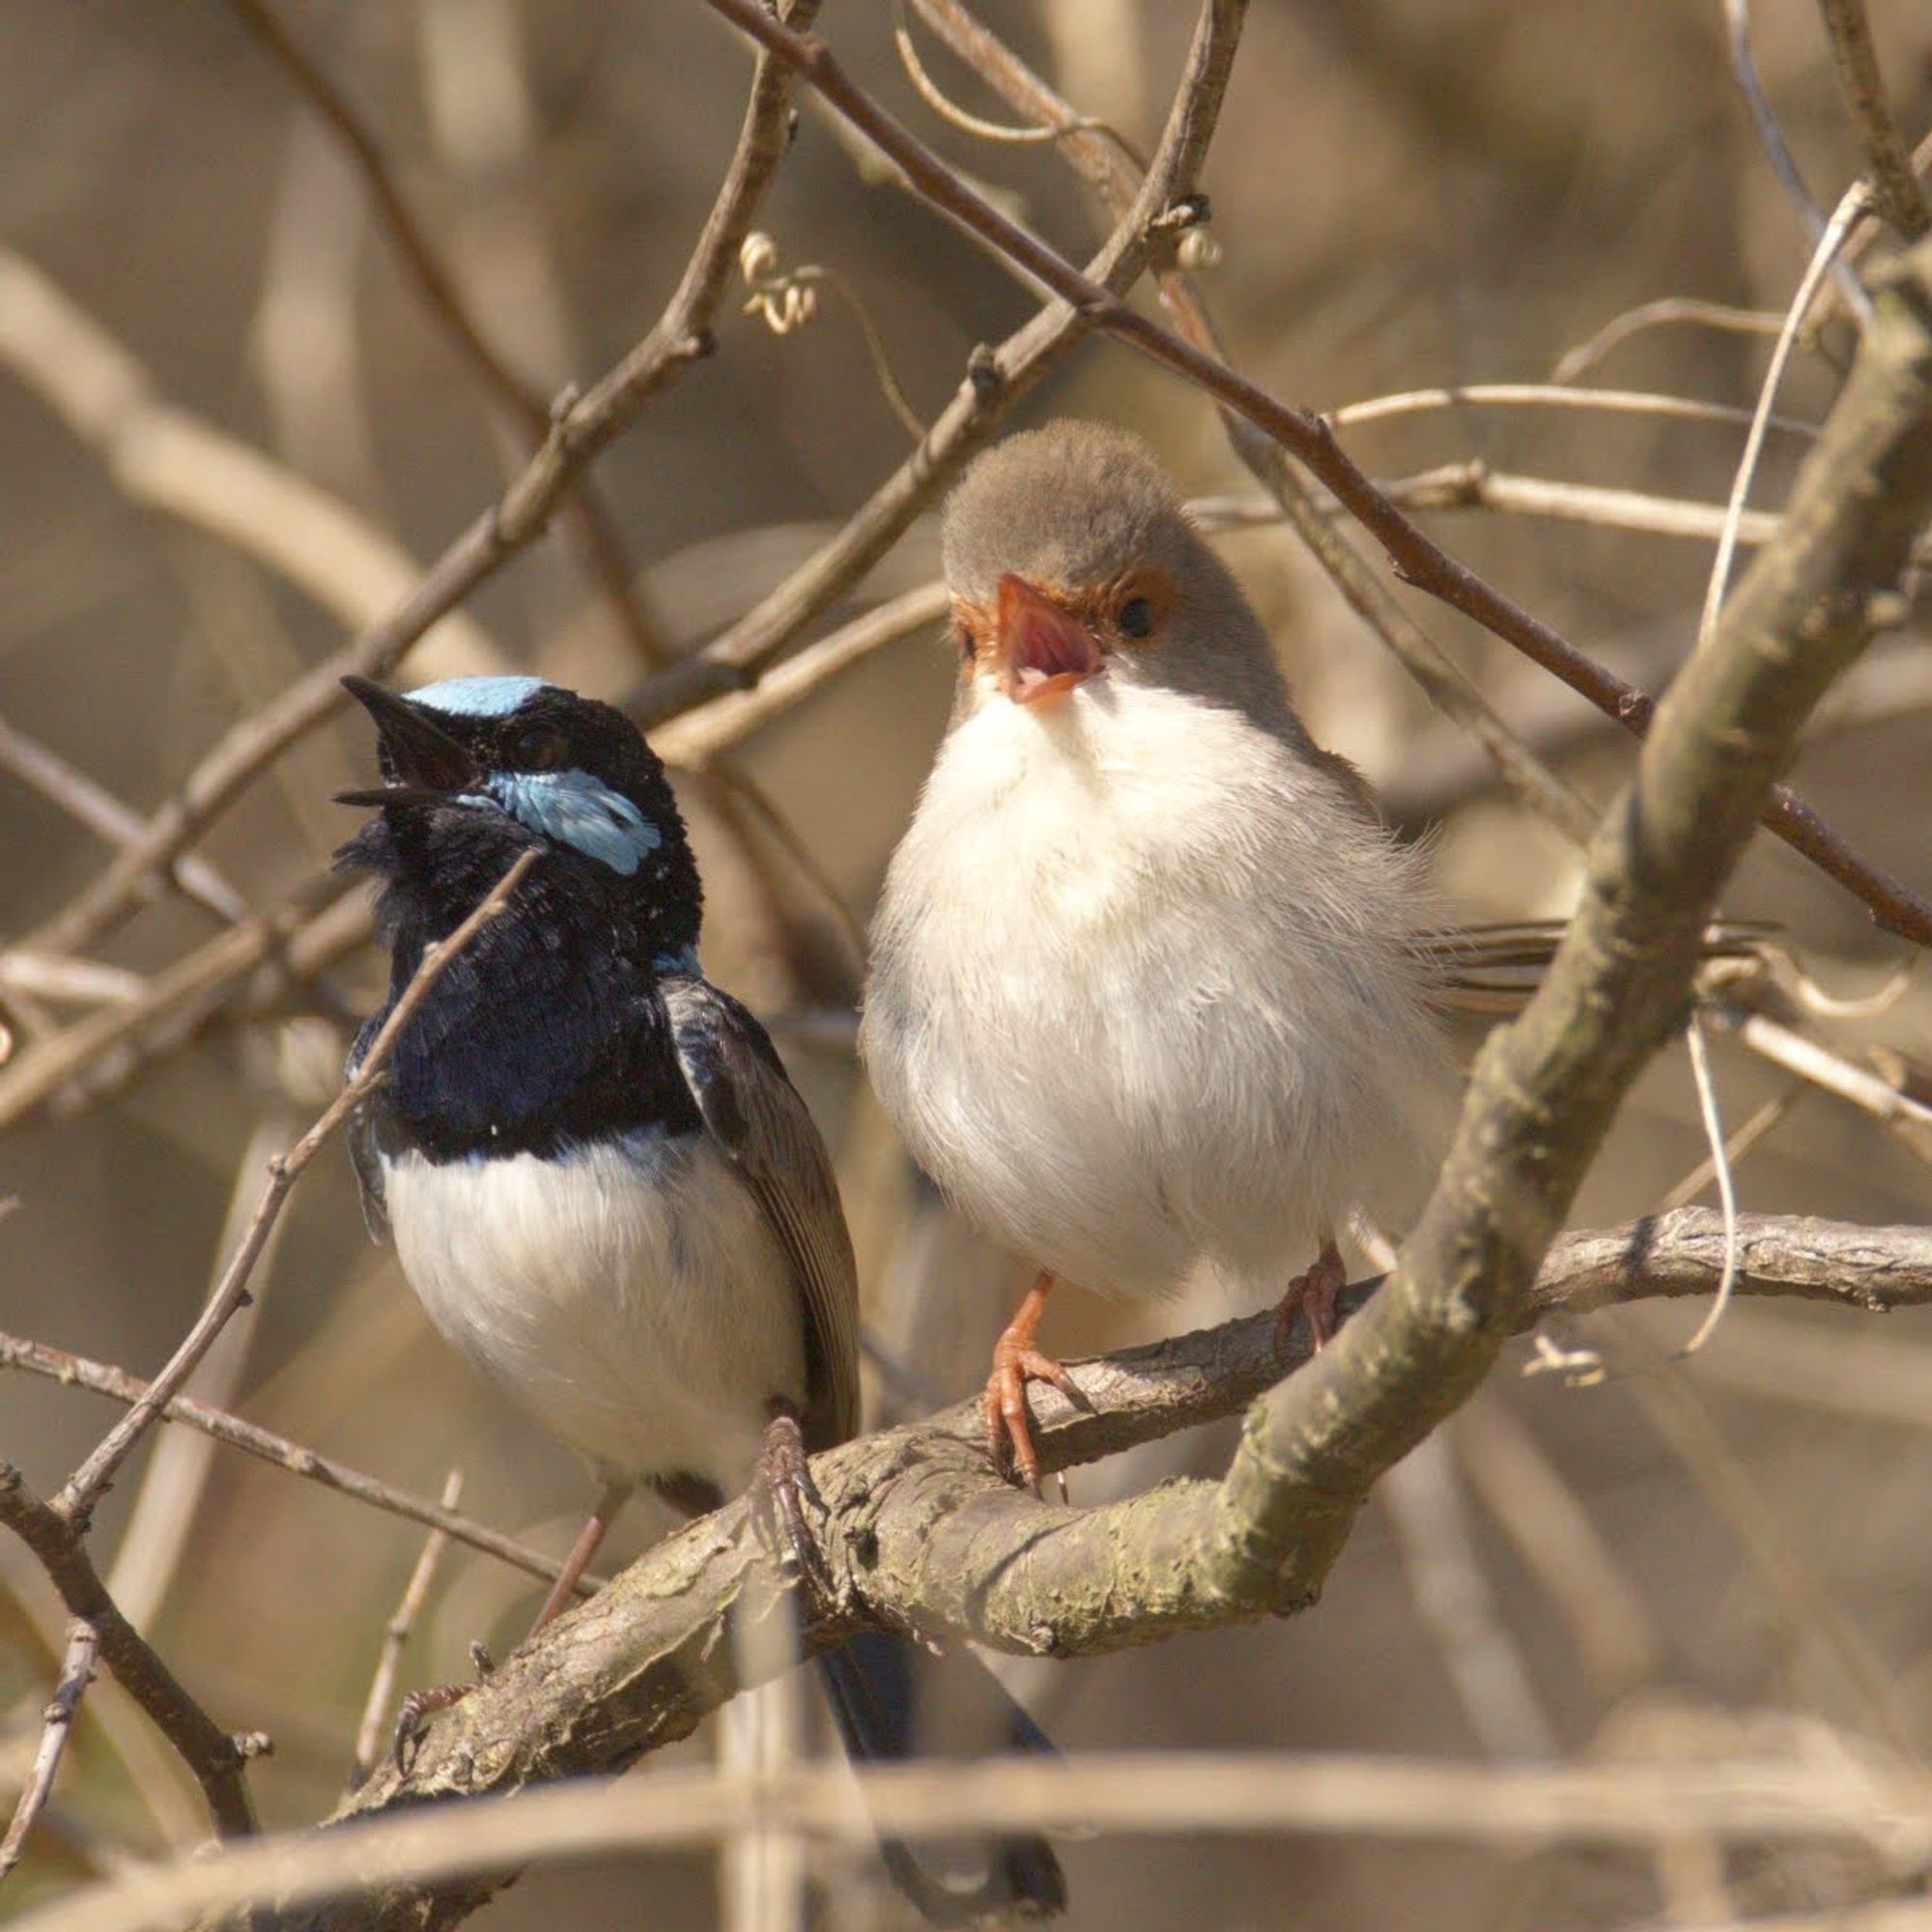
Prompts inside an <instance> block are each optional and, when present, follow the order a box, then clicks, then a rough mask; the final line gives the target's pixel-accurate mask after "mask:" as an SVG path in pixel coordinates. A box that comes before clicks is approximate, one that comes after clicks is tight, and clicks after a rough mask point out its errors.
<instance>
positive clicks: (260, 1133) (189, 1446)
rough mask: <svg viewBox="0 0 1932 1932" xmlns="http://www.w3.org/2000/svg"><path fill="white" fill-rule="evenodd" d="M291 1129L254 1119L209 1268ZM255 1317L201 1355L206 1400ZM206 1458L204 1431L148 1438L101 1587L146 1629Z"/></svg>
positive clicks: (196, 1498)
mask: <svg viewBox="0 0 1932 1932" xmlns="http://www.w3.org/2000/svg"><path fill="white" fill-rule="evenodd" d="M293 1134H294V1122H291V1121H290V1120H289V1119H288V1118H287V1116H286V1113H285V1111H284V1110H283V1109H281V1108H279V1107H277V1108H273V1109H271V1110H270V1112H269V1113H268V1114H267V1115H266V1116H265V1117H264V1118H263V1119H262V1120H260V1121H258V1122H256V1124H255V1126H254V1128H253V1130H252V1131H251V1132H250V1134H249V1136H248V1143H247V1146H246V1147H244V1148H243V1149H242V1151H241V1159H240V1160H239V1161H238V1162H237V1163H236V1168H235V1179H234V1182H233V1184H232V1186H231V1188H230V1192H229V1199H228V1211H227V1213H226V1214H225V1215H224V1216H223V1217H222V1226H221V1234H220V1236H219V1238H218V1240H217V1241H216V1243H215V1249H214V1255H213V1262H212V1264H211V1269H212V1272H213V1271H218V1270H219V1268H220V1267H221V1265H222V1264H223V1263H224V1262H225V1261H226V1260H227V1257H228V1254H229V1251H230V1249H231V1248H232V1247H233V1246H234V1245H235V1243H236V1242H237V1241H239V1240H240V1239H241V1236H242V1235H243V1233H244V1231H245V1230H246V1227H247V1224H248V1218H249V1210H250V1208H251V1206H252V1203H253V1200H254V1195H255V1190H256V1187H257V1185H258V1181H257V1179H256V1177H257V1176H258V1175H259V1174H260V1173H261V1172H262V1170H263V1169H264V1168H265V1167H267V1166H269V1165H270V1163H271V1162H272V1161H273V1159H274V1157H275V1155H276V1153H277V1152H278V1151H280V1150H281V1149H283V1148H285V1147H286V1146H287V1145H288V1144H289V1141H290V1139H291V1138H292V1136H293ZM281 1227H282V1223H281V1222H279V1221H278V1222H277V1223H276V1224H275V1233H273V1234H271V1235H270V1243H269V1245H268V1246H267V1247H265V1248H264V1250H263V1253H262V1259H261V1261H260V1262H259V1263H258V1264H256V1268H255V1273H254V1277H253V1279H254V1281H255V1283H256V1284H257V1287H256V1289H255V1292H254V1294H253V1296H252V1297H251V1299H252V1300H253V1301H257V1302H258V1301H259V1300H260V1296H261V1286H260V1285H261V1284H263V1283H265V1282H267V1281H268V1280H270V1279H271V1278H272V1270H273V1266H274V1243H275V1240H276V1238H277V1236H279V1233H280V1230H281ZM217 1278H218V1277H217ZM212 1285H213V1284H212V1283H211V1286H212ZM259 1322H260V1313H259V1309H253V1308H251V1311H250V1313H249V1315H248V1316H247V1318H246V1319H245V1320H240V1321H232V1322H231V1323H230V1324H229V1325H228V1327H227V1328H226V1330H225V1331H224V1332H223V1333H222V1334H221V1335H220V1336H218V1337H217V1338H216V1340H215V1341H214V1343H213V1346H212V1347H211V1348H210V1350H209V1351H208V1354H207V1355H206V1356H205V1357H204V1358H203V1360H202V1363H201V1373H200V1391H201V1394H202V1396H203V1397H204V1398H205V1399H206V1401H207V1402H208V1403H209V1404H210V1405H212V1406H216V1407H219V1406H223V1405H225V1404H226V1403H227V1401H228V1399H229V1397H230V1396H231V1394H232V1393H233V1392H234V1389H235V1387H236V1385H237V1383H238V1382H239V1381H240V1379H241V1370H242V1367H243V1364H244V1363H245V1361H246V1359H247V1351H248V1343H249V1339H250V1337H251V1335H252V1333H253V1331H254V1329H255V1328H256V1327H257V1326H258V1325H259ZM213 1460H214V1447H213V1443H212V1442H210V1441H209V1440H208V1439H207V1438H206V1437H204V1436H199V1435H192V1434H190V1433H189V1432H187V1431H185V1430H184V1431H179V1432H173V1433H170V1434H168V1435H163V1437H162V1438H161V1440H160V1441H158V1442H157V1443H156V1445H155V1453H154V1454H153V1455H152V1456H151V1457H150V1458H149V1459H148V1464H147V1467H146V1468H145V1469H144V1470H143V1471H142V1473H141V1482H140V1487H139V1489H138V1490H137V1492H135V1496H134V1506H133V1508H132V1509H131V1510H129V1511H128V1518H127V1522H126V1526H125V1527H124V1528H123V1529H122V1532H121V1536H120V1540H119V1541H118V1542H117V1544H116V1545H115V1548H114V1561H113V1563H112V1565H111V1566H110V1567H109V1569H108V1572H107V1590H108V1594H109V1595H110V1596H112V1597H113V1599H114V1601H115V1602H116V1603H117V1604H119V1605H121V1607H122V1609H123V1611H124V1612H125V1613H126V1614H127V1617H128V1621H129V1622H130V1623H132V1624H133V1626H134V1627H135V1629H137V1630H152V1629H153V1628H154V1627H155V1625H156V1621H157V1620H158V1618H159V1615H160V1610H161V1605H162V1604H163V1603H164V1602H165V1601H166V1598H167V1592H168V1588H169V1586H170V1584H171V1583H172V1582H173V1580H174V1577H175V1574H176V1571H177V1570H178V1568H179V1567H180V1564H181V1560H182V1558H183V1556H184V1555H185V1552H186V1550H187V1548H188V1537H189V1534H190V1532H191V1530H192V1529H193V1526H194V1518H195V1513H196V1510H197V1508H198V1506H199V1504H200V1502H201V1497H202V1492H203V1491H204V1489H205V1487H206V1485H207V1482H208V1473H209V1469H210V1466H211V1465H212V1463H213Z"/></svg>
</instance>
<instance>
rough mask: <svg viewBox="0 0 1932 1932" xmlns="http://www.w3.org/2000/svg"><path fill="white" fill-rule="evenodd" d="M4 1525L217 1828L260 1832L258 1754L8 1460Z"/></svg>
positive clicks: (0, 1507) (227, 1832)
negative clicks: (224, 1723) (250, 1760)
mask: <svg viewBox="0 0 1932 1932" xmlns="http://www.w3.org/2000/svg"><path fill="white" fill-rule="evenodd" d="M0 1523H4V1524H5V1525H6V1526H7V1527H8V1528H9V1529H11V1530H12V1531H13V1532H14V1534H15V1535H16V1536H17V1537H19V1539H20V1541H21V1542H22V1543H24V1544H25V1545H26V1546H27V1548H28V1549H29V1550H31V1551H32V1552H33V1554H34V1556H35V1558H36V1560H37V1561H38V1562H39V1563H40V1566H41V1568H42V1569H43V1570H44V1571H45V1572H46V1574H47V1579H48V1581H49V1582H51V1583H52V1584H53V1586H54V1588H55V1590H56V1591H58V1592H59V1595H60V1600H61V1602H62V1603H63V1604H65V1605H67V1609H68V1613H69V1615H70V1616H75V1617H79V1618H82V1619H83V1620H85V1621H86V1622H87V1623H88V1624H89V1625H91V1626H92V1627H93V1629H94V1631H95V1634H96V1635H97V1636H98V1638H99V1648H100V1659H101V1662H103V1663H105V1664H106V1665H107V1667H108V1669H109V1670H111V1671H112V1672H113V1673H114V1677H115V1681H116V1682H117V1683H119V1684H120V1686H121V1688H122V1689H123V1690H126V1691H127V1692H128V1695H129V1696H130V1697H132V1698H133V1699H134V1701H135V1702H136V1703H137V1704H139V1705H140V1707H141V1708H142V1710H144V1711H145V1712H146V1713H147V1714H148V1716H149V1718H150V1719H153V1721H154V1724H155V1727H156V1729H157V1730H158V1731H159V1732H160V1733H161V1735H162V1736H163V1737H165V1738H166V1739H167V1741H168V1742H169V1744H171V1745H172V1746H173V1747H175V1749H176V1751H177V1752H178V1753H179V1754H180V1756H181V1760H182V1762H183V1763H184V1764H185V1765H186V1766H187V1768H188V1770H189V1771H190V1772H192V1773H193V1774H194V1777H195V1781H196V1782H197V1783H198V1784H199V1785H200V1786H201V1789H202V1794H203V1796H204V1797H205V1798H206V1799H207V1801H208V1808H209V1810H210V1812H211V1813H212V1814H213V1819H214V1823H215V1828H216V1830H218V1831H219V1832H220V1833H221V1834H222V1835H223V1836H224V1837H234V1836H236V1835H237V1834H239V1833H248V1832H252V1831H253V1830H254V1829H255V1811H254V1806H253V1804H251V1803H250V1801H249V1797H248V1787H247V1783H246V1781H245V1779H244V1777H243V1775H242V1774H243V1768H244V1766H245V1763H246V1760H247V1757H248V1755H249V1754H250V1753H249V1752H248V1751H245V1750H244V1749H243V1748H242V1745H241V1741H240V1740H238V1739H236V1738H234V1737H231V1736H230V1735H229V1734H228V1733H227V1732H226V1731H224V1730H222V1729H221V1728H220V1727H219V1726H218V1725H217V1724H216V1723H215V1722H214V1720H213V1719H212V1718H211V1717H210V1716H209V1715H208V1713H207V1712H206V1711H204V1710H203V1709H202V1707H201V1706H200V1705H199V1704H198V1703H197V1702H196V1701H195V1700H194V1698H193V1697H191V1696H190V1695H189V1694H188V1692H187V1691H186V1690H184V1689H183V1687H182V1684H181V1682H180V1680H179V1679H178V1678H177V1677H176V1676H175V1674H174V1672H173V1671H171V1670H170V1669H169V1668H168V1666H167V1665H166V1664H165V1663H163V1662H161V1660H160V1657H159V1655H158V1654H157V1653H156V1651H155V1649H154V1648H153V1646H152V1645H150V1644H149V1643H148V1641H147V1640H146V1638H144V1637H143V1636H142V1635H141V1634H140V1633H139V1632H138V1631H137V1630H135V1628H134V1627H133V1625H132V1624H130V1623H129V1622H128V1619H127V1618H126V1617H124V1616H123V1615H122V1614H121V1611H120V1609H119V1607H118V1606H117V1605H116V1604H115V1602H114V1600H113V1598H111V1597H110V1596H109V1595H108V1594H107V1589H106V1586H105V1585H104V1584H103V1583H102V1582H101V1580H100V1577H99V1574H98V1573H97V1572H96V1570H95V1568H94V1564H93V1562H92V1561H91V1560H90V1558H89V1556H88V1554H87V1547H86V1545H85V1543H84V1542H83V1541H82V1537H81V1532H80V1530H79V1529H78V1528H76V1526H75V1525H74V1524H73V1523H71V1521H69V1520H68V1519H67V1518H66V1517H64V1516H63V1515H61V1513H60V1512H59V1511H58V1510H56V1509H54V1508H53V1507H52V1506H51V1505H49V1504H47V1503H43V1501H42V1500H41V1499H40V1497H38V1496H37V1495H35V1494H34V1493H33V1492H31V1491H30V1490H29V1489H28V1488H27V1486H26V1484H25V1483H24V1482H23V1481H22V1480H21V1477H20V1472H19V1471H18V1470H17V1469H15V1468H14V1466H13V1465H12V1464H11V1463H0Z"/></svg>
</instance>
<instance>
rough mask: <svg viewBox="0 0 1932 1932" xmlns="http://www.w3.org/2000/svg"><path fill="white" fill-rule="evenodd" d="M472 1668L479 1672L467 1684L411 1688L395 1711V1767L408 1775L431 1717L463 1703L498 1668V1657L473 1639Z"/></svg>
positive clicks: (392, 1741)
mask: <svg viewBox="0 0 1932 1932" xmlns="http://www.w3.org/2000/svg"><path fill="white" fill-rule="evenodd" d="M469 1667H470V1669H471V1670H473V1671H474V1672H475V1673H476V1675H475V1676H474V1677H472V1678H471V1679H470V1680H469V1683H467V1684H434V1685H431V1686H430V1687H429V1688H428V1689H427V1690H412V1691H411V1692H410V1694H409V1695H408V1696H407V1697H405V1698H404V1699H403V1701H402V1703H401V1705H400V1706H398V1708H397V1711H396V1729H395V1733H394V1735H393V1736H392V1737H391V1739H390V1741H389V1755H390V1758H391V1759H392V1760H393V1761H394V1763H395V1767H396V1769H397V1770H398V1771H400V1772H402V1773H403V1774H404V1775H405V1776H407V1775H408V1773H409V1769H410V1767H411V1765H412V1764H413V1763H414V1762H415V1755H416V1752H417V1750H418V1749H420V1748H421V1746H422V1740H423V1731H424V1729H425V1727H426V1726H427V1724H428V1722H429V1720H430V1719H432V1718H433V1717H435V1716H436V1714H437V1713H438V1712H439V1711H447V1710H448V1709H449V1708H450V1706H451V1705H453V1704H460V1703H462V1701H463V1700H464V1698H466V1697H467V1696H469V1693H470V1691H472V1690H475V1688H476V1687H477V1685H479V1684H482V1683H485V1682H487V1681H488V1679H489V1677H490V1675H491V1673H492V1672H493V1671H494V1670H495V1669H496V1668H497V1663H496V1660H495V1659H494V1658H493V1657H492V1656H491V1655H490V1653H489V1652H488V1651H487V1650H485V1649H484V1647H483V1646H482V1644H481V1643H480V1642H478V1641H476V1640H475V1639H474V1638H472V1639H471V1640H470V1644H469Z"/></svg>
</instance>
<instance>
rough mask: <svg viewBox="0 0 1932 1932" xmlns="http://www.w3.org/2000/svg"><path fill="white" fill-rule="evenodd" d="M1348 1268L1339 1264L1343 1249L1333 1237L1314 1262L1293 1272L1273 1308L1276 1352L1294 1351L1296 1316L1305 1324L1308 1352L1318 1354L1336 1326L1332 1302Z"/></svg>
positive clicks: (1347, 1276) (1345, 1279)
mask: <svg viewBox="0 0 1932 1932" xmlns="http://www.w3.org/2000/svg"><path fill="white" fill-rule="evenodd" d="M1348 1279H1349V1271H1348V1269H1347V1268H1345V1267H1344V1266H1343V1265H1342V1251H1341V1249H1340V1248H1338V1247H1337V1246H1336V1245H1335V1243H1334V1242H1333V1241H1332V1240H1325V1241H1323V1242H1322V1243H1321V1253H1320V1254H1319V1255H1317V1256H1316V1257H1315V1260H1314V1263H1313V1264H1311V1265H1310V1266H1309V1267H1308V1268H1306V1269H1305V1270H1304V1271H1303V1272H1302V1273H1300V1274H1298V1275H1296V1276H1295V1277H1294V1279H1293V1281H1292V1282H1290V1283H1289V1285H1288V1287H1287V1288H1286V1289H1285V1290H1283V1292H1282V1297H1281V1299H1280V1301H1278V1302H1277V1303H1276V1304H1275V1311H1274V1347H1275V1353H1276V1354H1278V1355H1285V1354H1289V1353H1291V1352H1292V1351H1293V1342H1294V1322H1295V1318H1296V1317H1297V1316H1299V1317H1300V1318H1301V1319H1302V1320H1303V1321H1306V1322H1307V1323H1308V1340H1309V1345H1310V1347H1309V1352H1310V1353H1311V1354H1316V1355H1319V1354H1320V1353H1321V1349H1322V1345H1323V1344H1324V1343H1326V1342H1327V1341H1328V1339H1329V1338H1330V1337H1331V1336H1332V1335H1333V1334H1334V1332H1335V1329H1336V1325H1337V1324H1336V1320H1335V1304H1336V1302H1337V1301H1338V1300H1339V1299H1340V1297H1341V1293H1342V1290H1343V1287H1344V1286H1345V1285H1346V1283H1347V1281H1348Z"/></svg>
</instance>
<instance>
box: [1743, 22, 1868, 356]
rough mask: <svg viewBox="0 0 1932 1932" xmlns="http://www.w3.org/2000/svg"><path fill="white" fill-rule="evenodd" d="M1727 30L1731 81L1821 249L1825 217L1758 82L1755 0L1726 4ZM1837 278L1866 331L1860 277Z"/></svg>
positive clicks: (1841, 271)
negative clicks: (1754, 48)
mask: <svg viewBox="0 0 1932 1932" xmlns="http://www.w3.org/2000/svg"><path fill="white" fill-rule="evenodd" d="M1724 31H1725V43H1726V45H1727V47H1728V49H1729V52H1730V57H1731V77H1732V78H1733V79H1734V80H1735V81H1736V82H1737V84H1738V92H1739V93H1740V94H1742V95H1743V96H1744V98H1745V105H1746V106H1747V107H1748V108H1749V109H1750V117H1751V126H1752V127H1753V128H1756V130H1757V139H1758V146H1759V147H1761V148H1762V149H1763V150H1764V156H1765V159H1766V160H1768V161H1769V162H1770V163H1771V171H1772V173H1773V174H1774V175H1776V177H1777V185H1778V186H1779V187H1781V188H1782V189H1783V190H1784V195H1785V199H1786V200H1787V201H1789V202H1790V203H1791V205H1792V207H1793V208H1794V209H1796V210H1797V211H1798V218H1799V220H1800V221H1802V222H1803V223H1804V236H1805V239H1806V241H1809V242H1810V243H1811V244H1812V246H1813V247H1816V246H1817V243H1818V241H1819V238H1820V237H1821V236H1822V235H1823V234H1824V232H1825V212H1824V210H1823V209H1821V208H1820V207H1819V206H1818V203H1817V202H1816V200H1815V199H1814V198H1813V197H1812V193H1811V190H1810V189H1809V188H1808V187H1806V186H1805V185H1804V175H1803V174H1802V173H1801V172H1800V171H1799V167H1798V163H1797V161H1796V160H1795V159H1794V158H1793V157H1792V153H1791V149H1790V146H1789V145H1788V144H1787V142H1786V141H1785V138H1784V130H1783V129H1782V128H1780V127H1779V126H1778V125H1777V116H1776V113H1774V112H1773V111H1772V105H1771V102H1770V100H1769V99H1767V98H1766V96H1765V91H1764V83H1763V82H1762V81H1761V80H1760V79H1759V78H1758V71H1757V61H1756V59H1755V58H1754V57H1753V56H1752V53H1751V43H1750V0H1724ZM1832 279H1833V285H1834V286H1835V287H1836V289H1837V291H1838V293H1839V295H1840V297H1841V298H1843V300H1844V302H1845V305H1846V307H1848V308H1849V309H1850V310H1851V311H1852V313H1853V314H1854V315H1855V316H1857V317H1858V318H1859V323H1860V327H1863V326H1864V324H1865V323H1867V322H1869V321H1870V319H1871V298H1870V297H1869V296H1867V295H1866V294H1865V292H1864V290H1863V289H1862V288H1861V287H1860V286H1859V280H1858V277H1857V276H1856V275H1855V274H1853V273H1852V272H1851V270H1849V269H1847V268H1845V267H1844V266H1843V265H1842V264H1839V265H1838V266H1837V267H1835V268H1834V269H1833V273H1832Z"/></svg>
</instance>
